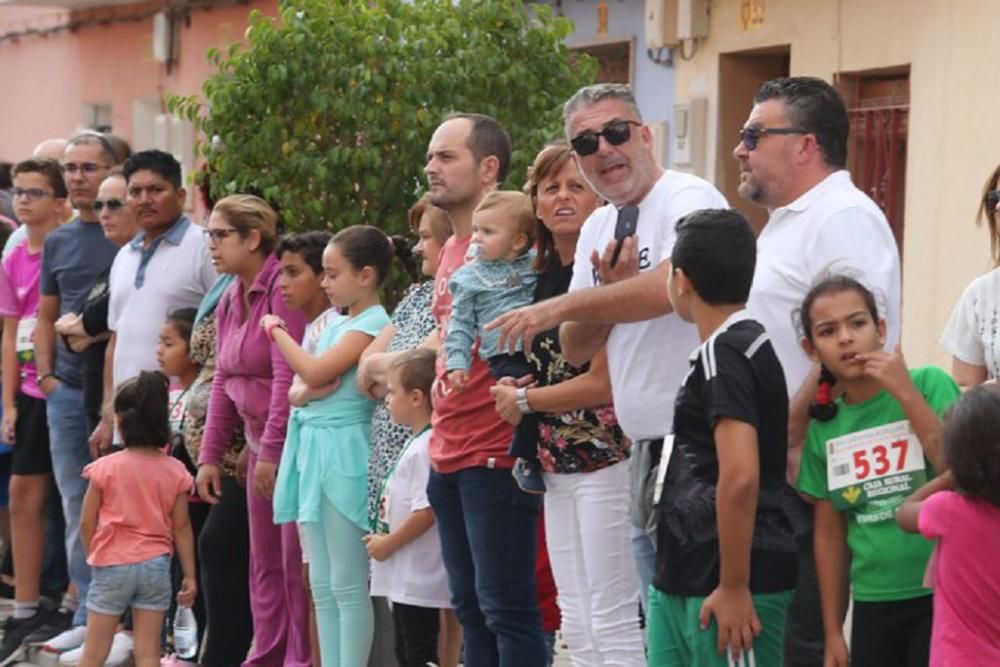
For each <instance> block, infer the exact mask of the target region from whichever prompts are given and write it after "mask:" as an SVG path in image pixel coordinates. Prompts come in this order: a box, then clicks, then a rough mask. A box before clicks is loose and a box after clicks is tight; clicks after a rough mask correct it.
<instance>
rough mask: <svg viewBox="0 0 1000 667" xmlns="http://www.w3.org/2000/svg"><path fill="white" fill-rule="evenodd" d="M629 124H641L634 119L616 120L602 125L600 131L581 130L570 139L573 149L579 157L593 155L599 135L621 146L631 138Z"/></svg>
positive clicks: (598, 141) (612, 143) (599, 140)
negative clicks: (602, 127)
mask: <svg viewBox="0 0 1000 667" xmlns="http://www.w3.org/2000/svg"><path fill="white" fill-rule="evenodd" d="M629 125H642V123H637V122H635V121H634V120H616V121H612V122H610V123H608V124H607V125H605V126H604V129H603V130H601V131H600V132H581V133H580V134H578V135H576V136H575V137H573V138H572V139H571V140H570V142H569V143H570V144H571V145H572V146H573V150H574V151H576V154H577V155H579V156H580V157H586V156H588V155H593V154H594V153H596V152H597V149H598V148H599V147H600V144H601V137H604V140H605V141H607V142H608V143H609V144H611V145H612V146H621V145H622V144H624V143H625V142H626V141H628V140H629V139H631V138H632V130H631V129H630V128H629Z"/></svg>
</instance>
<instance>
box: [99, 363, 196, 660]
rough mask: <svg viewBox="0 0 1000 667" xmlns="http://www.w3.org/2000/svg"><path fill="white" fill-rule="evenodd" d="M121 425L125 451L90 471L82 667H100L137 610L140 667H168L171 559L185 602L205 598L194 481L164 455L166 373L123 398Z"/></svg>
mask: <svg viewBox="0 0 1000 667" xmlns="http://www.w3.org/2000/svg"><path fill="white" fill-rule="evenodd" d="M114 410H115V418H116V420H117V426H118V431H119V433H121V435H122V439H123V440H124V442H125V450H124V451H121V452H117V453H115V454H111V455H110V456H106V457H104V458H101V459H98V460H97V461H94V462H93V463H91V464H90V465H88V466H87V467H86V468H84V469H83V476H84V477H85V478H87V479H89V480H90V488H89V489H88V490H87V495H86V497H85V498H84V501H83V510H82V516H81V520H80V536H81V538H82V539H83V548H84V550H85V551H86V552H87V563H88V564H89V565H90V566H91V568H92V574H91V581H90V591H91V593H90V594H89V595H88V596H87V612H88V613H87V640H86V643H85V644H84V648H83V658H82V660H81V661H80V667H101V665H103V664H104V661H105V659H106V658H107V657H108V652H109V651H110V649H111V642H112V639H113V638H114V634H115V628H116V627H117V625H118V621H119V619H120V618H121V615H122V614H123V613H124V612H125V610H126V609H127V608H129V607H131V608H132V619H133V624H134V639H135V649H134V655H135V663H136V665H137V667H157V666H158V665H159V663H160V629H161V628H162V627H163V617H164V615H165V613H166V611H167V609H168V608H169V607H170V597H171V582H170V557H171V555H172V554H173V551H174V545H175V544H176V547H177V555H178V558H179V560H180V563H181V569H182V570H183V572H184V579H183V581H182V583H181V590H180V592H179V593H178V594H177V603H178V604H180V605H184V606H186V607H190V606H191V605H192V604H193V603H194V600H195V596H196V595H197V589H198V587H197V584H196V583H195V568H194V537H193V535H192V532H191V521H190V518H189V517H188V500H187V494H188V492H190V490H191V475H190V473H188V471H187V470H186V469H185V467H184V464H182V463H181V462H180V461H178V460H177V459H174V458H172V457H170V456H168V455H166V454H165V453H164V452H163V449H164V445H165V444H166V443H167V441H168V440H169V438H170V426H169V423H168V411H169V404H168V381H167V378H166V376H164V375H163V374H161V373H157V372H152V371H143V372H142V373H140V374H139V375H138V377H135V378H132V379H131V380H127V381H126V382H123V383H122V384H121V386H120V387H119V388H118V391H117V392H116V394H115V401H114Z"/></svg>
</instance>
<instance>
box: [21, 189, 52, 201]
mask: <svg viewBox="0 0 1000 667" xmlns="http://www.w3.org/2000/svg"><path fill="white" fill-rule="evenodd" d="M54 194H55V193H54V192H49V191H48V190H42V189H41V188H11V189H10V196H11V199H17V198H18V197H24V198H25V199H27V200H28V201H38V200H39V199H41V198H42V197H51V196H53V195H54Z"/></svg>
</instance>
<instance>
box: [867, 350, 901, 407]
mask: <svg viewBox="0 0 1000 667" xmlns="http://www.w3.org/2000/svg"><path fill="white" fill-rule="evenodd" d="M857 358H858V360H859V361H861V362H863V363H864V365H865V367H864V371H865V375H867V376H868V377H870V378H872V379H874V380H875V381H876V382H878V383H879V384H880V385H882V386H883V387H885V389H886V391H888V392H889V393H890V394H892V397H893V398H895V399H896V400H897V401H899V400H901V397H902V396H903V395H904V394H906V393H907V392H909V391H913V390H915V387H914V385H913V380H912V379H911V378H910V371H909V370H908V369H907V368H906V361H905V360H904V359H903V354H902V353H901V352H900V350H899V348H898V347H897V348H896V350H895V351H894V352H886V351H885V350H876V351H875V352H868V353H866V354H859V355H858V357H857Z"/></svg>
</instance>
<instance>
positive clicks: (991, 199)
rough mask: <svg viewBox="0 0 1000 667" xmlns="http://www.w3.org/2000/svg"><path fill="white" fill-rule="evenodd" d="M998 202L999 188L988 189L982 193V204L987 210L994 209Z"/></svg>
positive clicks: (999, 201)
mask: <svg viewBox="0 0 1000 667" xmlns="http://www.w3.org/2000/svg"><path fill="white" fill-rule="evenodd" d="M998 203H1000V190H990V191H989V192H987V193H986V194H985V195H983V204H984V205H985V206H986V210H987V211H992V210H993V209H995V208H996V207H997V204H998Z"/></svg>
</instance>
